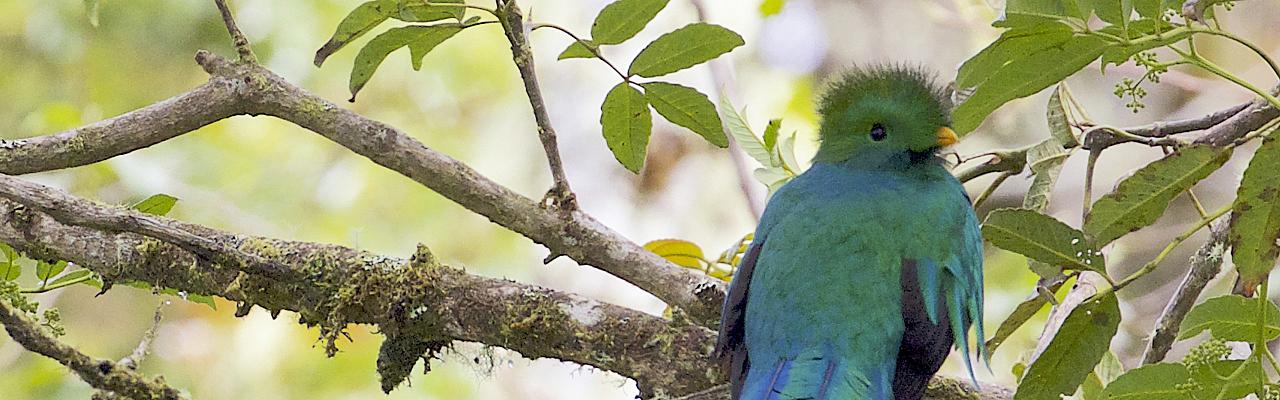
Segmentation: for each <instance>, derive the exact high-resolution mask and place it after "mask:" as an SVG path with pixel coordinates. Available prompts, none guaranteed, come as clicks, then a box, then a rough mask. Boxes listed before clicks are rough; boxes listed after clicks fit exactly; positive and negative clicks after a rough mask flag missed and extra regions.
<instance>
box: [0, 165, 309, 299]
mask: <svg viewBox="0 0 1280 400" xmlns="http://www.w3.org/2000/svg"><path fill="white" fill-rule="evenodd" d="M0 197H5V198H8V199H10V200H12V201H15V202H18V203H21V204H22V205H25V206H27V207H31V208H33V209H37V210H40V211H42V212H45V213H48V214H49V215H52V216H53V217H54V218H57V219H58V220H59V221H63V222H65V223H68V224H72V225H79V226H85V227H90V228H96V229H100V230H104V231H108V232H110V231H117V232H133V233H137V234H140V235H144V236H149V237H153V238H156V239H160V240H162V241H165V242H168V243H173V244H176V245H178V246H180V247H182V248H184V249H187V250H189V251H191V252H193V253H196V254H199V255H200V256H201V257H204V258H208V259H210V260H213V261H214V262H217V263H220V264H222V265H228V266H234V267H235V268H236V269H239V270H243V271H245V272H249V273H256V274H262V275H265V276H269V277H272V278H276V279H291V278H294V277H295V276H296V274H295V273H294V271H290V270H289V269H288V267H287V266H284V265H281V264H279V263H276V262H274V261H272V260H269V259H266V258H263V257H259V256H258V255H256V254H253V253H249V252H245V251H242V250H240V249H239V248H238V246H240V245H241V243H239V242H238V241H237V240H236V238H235V237H234V236H232V235H230V234H222V233H219V232H216V231H213V230H210V229H207V228H204V227H202V226H199V225H194V224H187V223H183V222H178V221H173V220H168V221H166V220H164V219H162V218H160V217H157V216H153V215H147V214H143V213H137V212H131V213H123V212H120V211H119V210H115V209H109V208H100V207H83V206H81V205H83V203H84V202H85V200H82V199H79V198H76V197H74V196H71V195H70V194H67V193H66V192H62V191H57V190H50V189H49V188H48V187H45V186H42V185H39V184H35V183H31V182H27V181H24V180H21V179H18V178H14V177H11V176H8V175H4V174H0Z"/></svg>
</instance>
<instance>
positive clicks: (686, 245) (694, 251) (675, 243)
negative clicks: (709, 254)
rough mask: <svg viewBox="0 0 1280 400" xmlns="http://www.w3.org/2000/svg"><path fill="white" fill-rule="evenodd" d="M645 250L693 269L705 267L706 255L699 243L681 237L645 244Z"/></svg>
mask: <svg viewBox="0 0 1280 400" xmlns="http://www.w3.org/2000/svg"><path fill="white" fill-rule="evenodd" d="M644 248H645V250H649V251H652V252H653V253H654V254H657V255H658V256H660V257H662V258H665V259H667V261H671V262H672V263H673V264H676V265H679V266H681V267H685V268H691V269H698V270H700V269H703V266H704V265H706V263H707V262H706V257H705V256H703V254H702V248H701V247H698V245H697V244H695V243H693V242H690V241H687V240H680V239H661V240H654V241H652V242H649V243H645V244H644Z"/></svg>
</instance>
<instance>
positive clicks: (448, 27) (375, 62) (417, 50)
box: [350, 23, 462, 101]
mask: <svg viewBox="0 0 1280 400" xmlns="http://www.w3.org/2000/svg"><path fill="white" fill-rule="evenodd" d="M461 30H462V26H461V25H458V24H452V23H451V24H441V25H414V26H403V27H399V28H391V29H389V30H387V31H386V32H383V33H382V34H380V35H378V36H377V37H375V38H373V40H370V41H369V43H367V44H365V45H364V48H362V49H360V54H357V55H356V61H355V65H354V66H353V67H352V68H351V83H350V88H351V100H350V101H355V99H356V93H359V92H360V89H361V88H364V85H365V84H366V83H369V78H372V77H373V73H374V71H377V70H378V66H379V65H381V64H382V60H384V59H386V58H387V55H389V54H391V52H393V51H396V50H399V49H400V48H401V47H406V46H408V47H409V53H410V54H409V55H410V61H411V62H412V64H413V69H414V70H418V69H421V68H422V58H423V57H425V56H426V55H427V53H429V52H431V50H432V49H434V48H435V47H436V46H438V45H440V43H444V41H445V40H448V39H449V38H451V37H453V35H455V34H457V33H458V32H459V31H461Z"/></svg>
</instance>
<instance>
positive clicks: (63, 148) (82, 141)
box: [0, 76, 244, 175]
mask: <svg viewBox="0 0 1280 400" xmlns="http://www.w3.org/2000/svg"><path fill="white" fill-rule="evenodd" d="M237 86H243V82H237V81H232V80H230V78H228V77H225V76H213V77H212V79H210V80H209V82H207V83H205V84H203V85H200V86H198V87H196V88H195V89H193V90H191V91H190V92H187V93H183V94H181V95H179V96H176V97H173V98H170V99H167V100H164V101H161V102H159V103H155V104H152V105H149V106H146V107H143V108H141V109H138V110H135V111H132V112H129V113H128V114H124V115H121V116H118V117H114V118H111V119H107V120H103V121H99V122H96V123H93V124H89V125H86V126H83V127H79V128H76V129H72V130H69V131H65V132H60V133H56V134H52V135H48V136H40V137H35V138H30V139H17V140H4V139H0V173H4V174H9V175H22V174H29V173H33V172H42V171H51V170H56V169H63V168H71V167H78V166H81V165H87V164H92V163H95V162H99V161H102V160H106V159H108V158H111V157H115V156H118V155H121V154H125V153H129V152H131V151H134V150H138V149H142V148H146V147H150V146H152V145H155V144H157V143H160V142H163V141H165V140H169V139H172V138H174V137H176V136H179V135H182V134H184V133H187V132H191V131H194V130H196V129H199V128H200V127H202V126H205V125H208V124H211V123H214V122H217V121H219V120H222V119H225V118H228V117H231V116H233V115H237V114H243V113H244V111H243V106H242V105H240V104H239V102H240V98H239V96H237V95H236V94H235V90H236V87H237Z"/></svg>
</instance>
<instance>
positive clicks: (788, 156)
mask: <svg viewBox="0 0 1280 400" xmlns="http://www.w3.org/2000/svg"><path fill="white" fill-rule="evenodd" d="M773 153H774V154H777V155H778V158H781V159H782V160H781V161H782V165H781V167H783V168H784V169H786V170H787V171H788V172H790V173H791V174H792V175H796V174H799V173H801V172H804V169H803V168H800V162H799V161H797V160H796V133H795V132H791V134H790V135H787V136H786V137H785V138H783V139H782V140H780V141H778V145H777V146H776V147H774V148H773Z"/></svg>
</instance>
